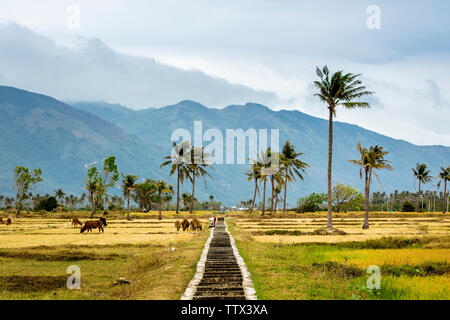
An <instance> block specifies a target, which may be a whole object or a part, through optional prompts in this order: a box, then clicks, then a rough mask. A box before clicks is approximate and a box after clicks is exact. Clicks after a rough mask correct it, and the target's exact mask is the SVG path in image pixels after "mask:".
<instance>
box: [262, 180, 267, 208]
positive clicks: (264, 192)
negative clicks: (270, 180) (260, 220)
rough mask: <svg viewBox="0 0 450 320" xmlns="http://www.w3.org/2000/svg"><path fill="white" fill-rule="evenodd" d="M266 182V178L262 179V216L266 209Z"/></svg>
mask: <svg viewBox="0 0 450 320" xmlns="http://www.w3.org/2000/svg"><path fill="white" fill-rule="evenodd" d="M266 182H267V179H264V191H263V206H262V216H264V212H265V211H266Z"/></svg>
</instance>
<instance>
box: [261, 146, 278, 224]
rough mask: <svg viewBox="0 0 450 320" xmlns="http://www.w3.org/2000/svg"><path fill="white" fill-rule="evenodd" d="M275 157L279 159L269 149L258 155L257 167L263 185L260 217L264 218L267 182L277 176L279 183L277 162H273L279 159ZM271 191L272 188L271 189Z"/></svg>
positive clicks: (276, 154)
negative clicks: (258, 167)
mask: <svg viewBox="0 0 450 320" xmlns="http://www.w3.org/2000/svg"><path fill="white" fill-rule="evenodd" d="M277 157H279V154H278V153H275V152H272V150H271V148H267V150H266V151H261V153H260V155H259V160H258V166H260V173H259V176H260V178H259V179H260V180H261V181H262V183H263V186H264V188H263V203H262V213H261V215H262V216H264V215H265V211H266V185H267V180H268V179H270V181H271V182H272V176H273V175H277V176H276V180H277V181H280V180H281V179H280V175H278V174H279V161H274V160H279V158H278V159H277ZM272 190H273V188H272ZM272 198H273V191H272ZM271 210H273V200H272V207H271Z"/></svg>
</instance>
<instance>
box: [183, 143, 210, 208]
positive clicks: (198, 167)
mask: <svg viewBox="0 0 450 320" xmlns="http://www.w3.org/2000/svg"><path fill="white" fill-rule="evenodd" d="M209 157H210V155H209V153H205V152H204V149H203V147H193V148H191V150H190V152H189V158H190V161H189V163H188V165H187V170H188V177H189V179H190V180H191V182H192V198H191V207H190V209H189V213H192V210H193V208H194V200H195V196H194V194H195V179H196V177H202V178H203V181H204V182H205V188H206V177H210V178H211V179H213V177H212V176H211V175H210V174H209V173H208V171H206V169H207V168H209V169H212V170H215V169H214V167H213V166H211V164H210V163H209V162H210V160H209ZM213 180H214V179H213Z"/></svg>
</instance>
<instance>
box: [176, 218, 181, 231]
mask: <svg viewBox="0 0 450 320" xmlns="http://www.w3.org/2000/svg"><path fill="white" fill-rule="evenodd" d="M175 228H177V231H180V229H181V222H180V221H178V220H177V221H175Z"/></svg>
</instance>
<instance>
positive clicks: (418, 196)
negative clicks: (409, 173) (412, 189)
mask: <svg viewBox="0 0 450 320" xmlns="http://www.w3.org/2000/svg"><path fill="white" fill-rule="evenodd" d="M420 198H421V197H420V180H419V193H418V194H417V211H419V207H420Z"/></svg>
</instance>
